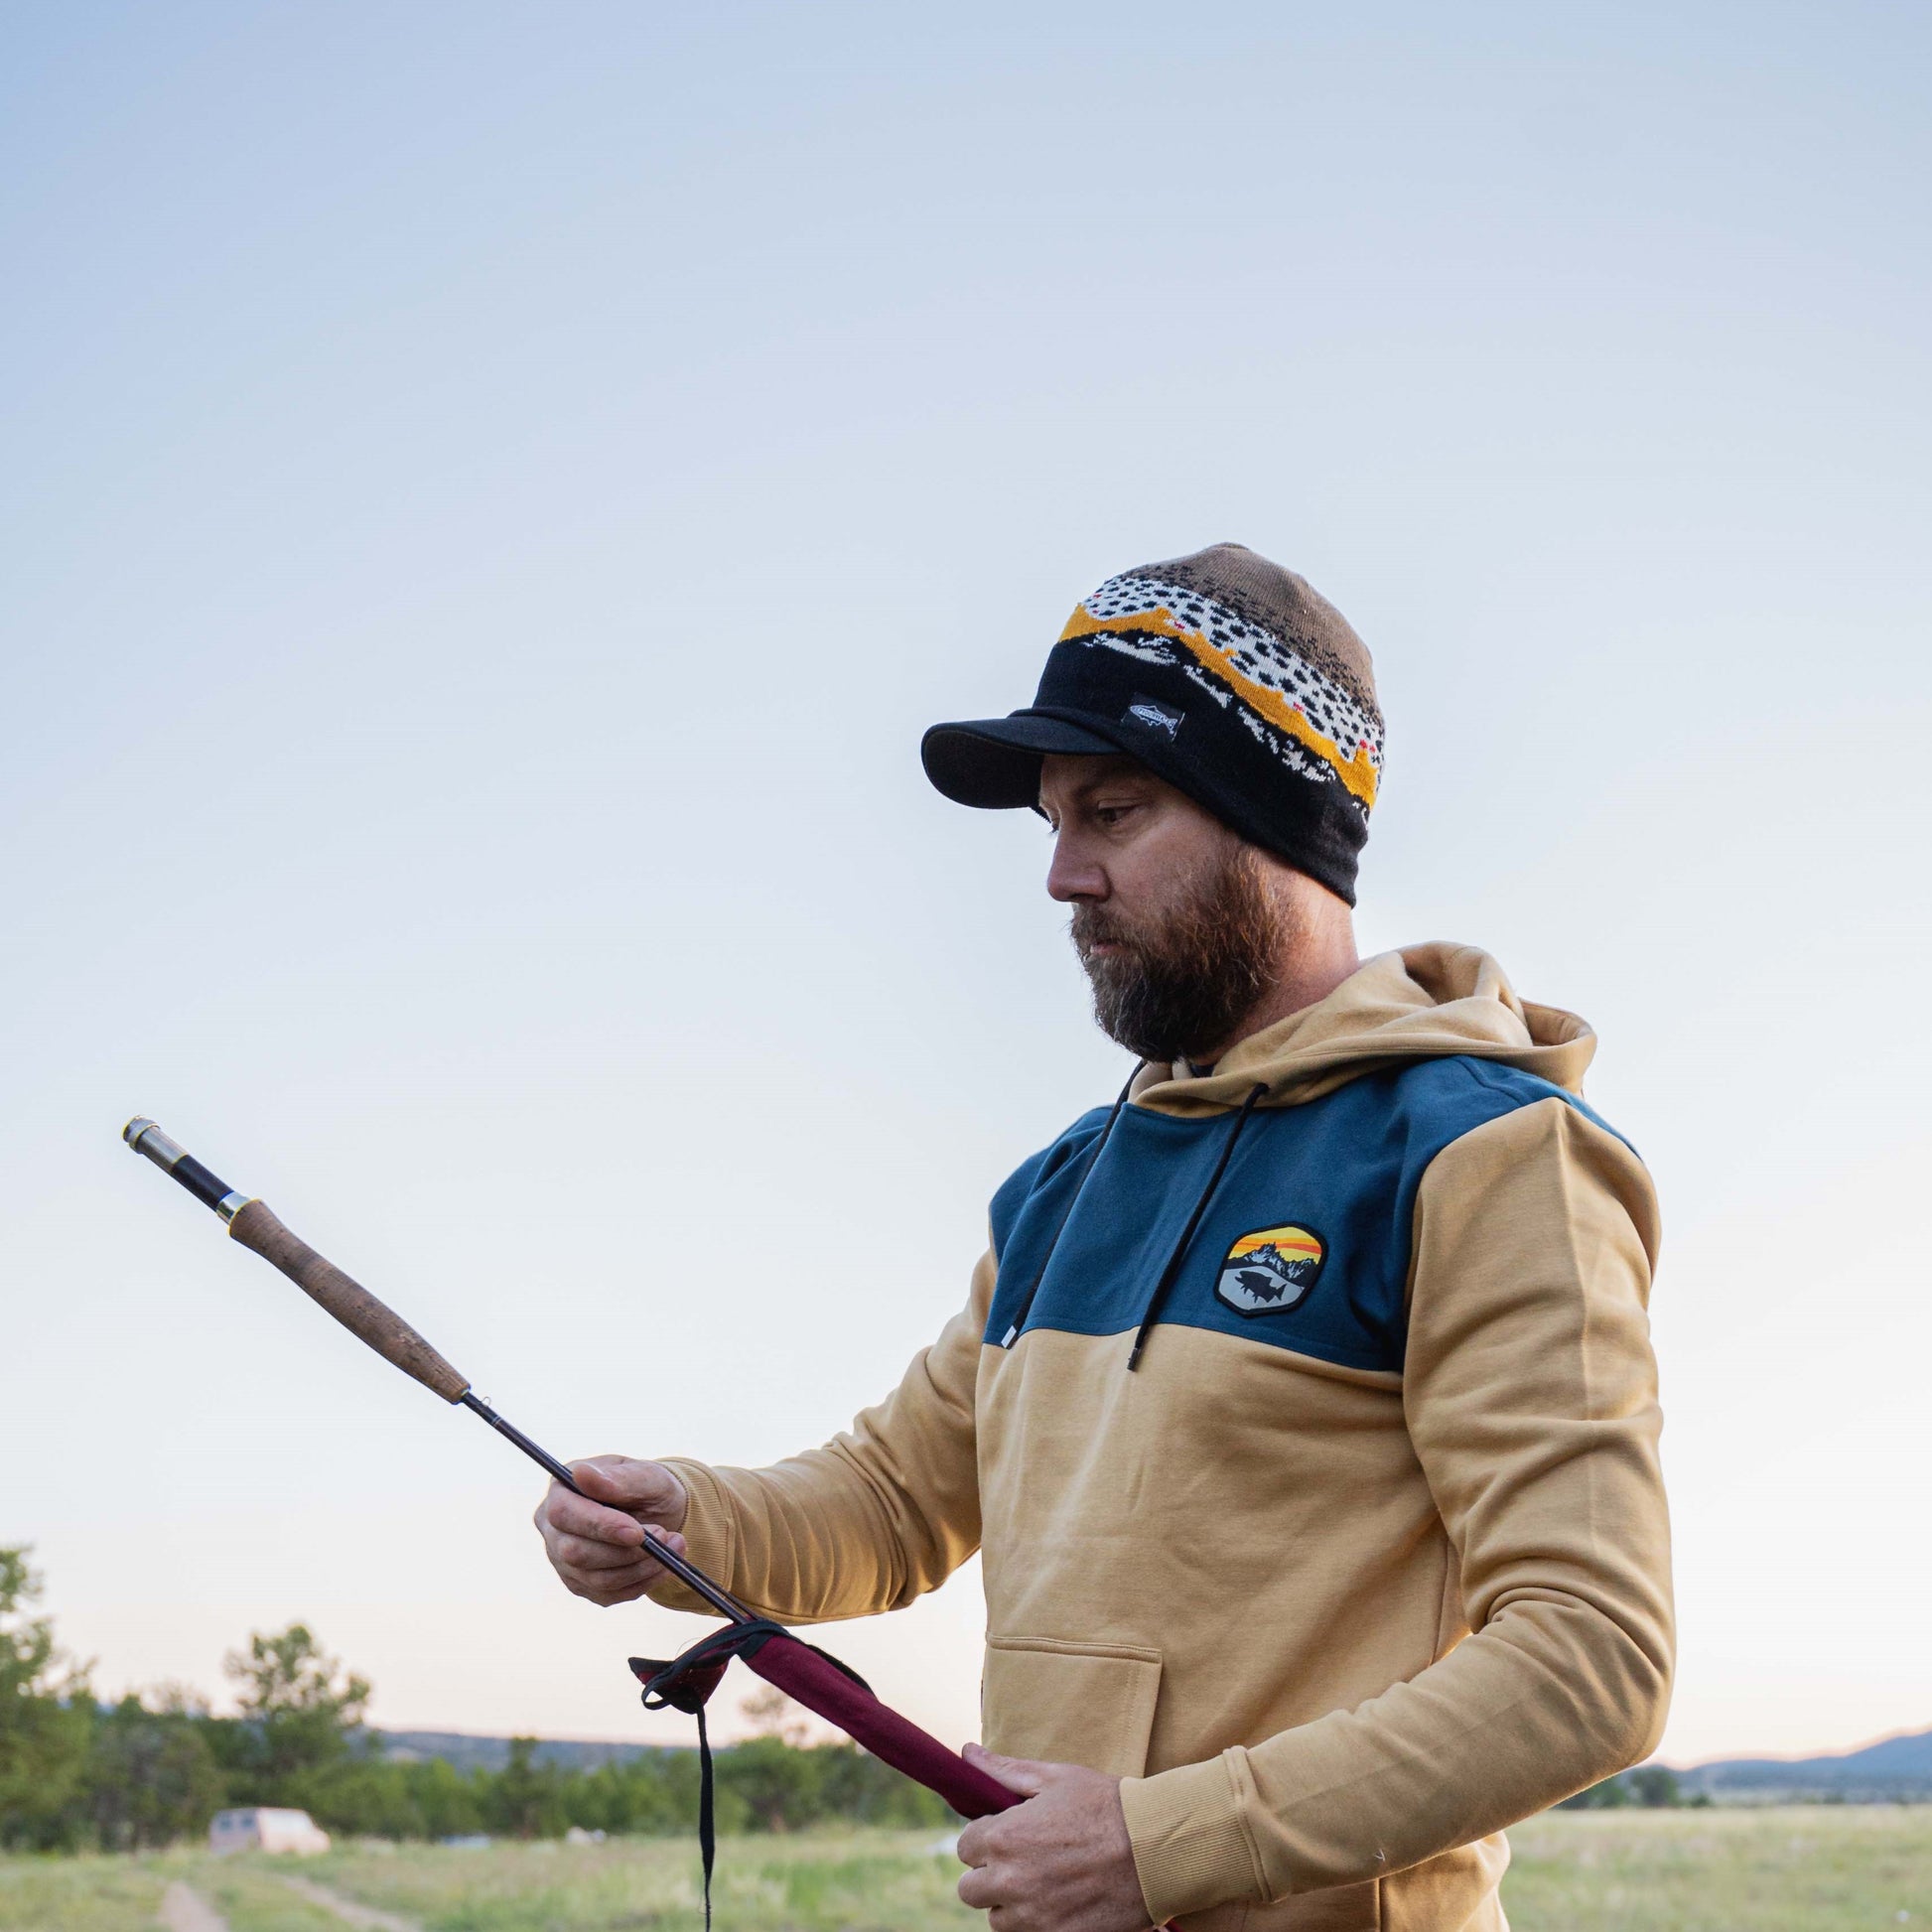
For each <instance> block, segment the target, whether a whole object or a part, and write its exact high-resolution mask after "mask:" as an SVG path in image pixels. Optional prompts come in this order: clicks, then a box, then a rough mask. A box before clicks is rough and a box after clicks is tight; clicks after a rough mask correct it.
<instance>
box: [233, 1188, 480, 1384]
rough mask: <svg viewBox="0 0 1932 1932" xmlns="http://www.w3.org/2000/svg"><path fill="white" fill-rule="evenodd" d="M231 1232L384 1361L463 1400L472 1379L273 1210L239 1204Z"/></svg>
mask: <svg viewBox="0 0 1932 1932" xmlns="http://www.w3.org/2000/svg"><path fill="white" fill-rule="evenodd" d="M228 1233H229V1234H230V1235H231V1236H232V1237H233V1238H234V1239H235V1240H237V1241H239V1242H240V1243H241V1245H242V1246H243V1247H244V1248H252V1249H253V1250H254V1251H255V1253H256V1254H258V1255H260V1256H261V1258H262V1259H263V1260H264V1261H266V1262H268V1263H270V1264H271V1265H273V1266H274V1267H276V1268H279V1269H280V1270H281V1271H282V1273H283V1274H285V1275H286V1276H287V1277H288V1278H289V1280H290V1281H292V1282H293V1283H294V1284H295V1285H296V1287H297V1288H299V1289H301V1290H302V1292H303V1293H304V1294H305V1295H307V1296H309V1297H310V1298H311V1299H312V1300H313V1301H315V1302H316V1303H318V1304H319V1305H320V1306H321V1307H322V1308H324V1309H326V1310H327V1311H329V1312H330V1313H331V1314H333V1315H334V1316H335V1317H336V1319H337V1320H338V1321H340V1322H341V1323H342V1324H343V1326H344V1327H345V1328H346V1329H347V1330H348V1331H349V1333H350V1334H352V1335H356V1336H359V1337H360V1338H361V1339H362V1340H363V1341H365V1342H367V1343H368V1345H369V1346H370V1347H371V1348H373V1349H374V1350H375V1352H376V1353H377V1354H378V1355H380V1356H382V1357H383V1358H384V1359H385V1360H388V1361H391V1362H393V1363H395V1365H396V1366H397V1367H398V1368H399V1369H401V1370H402V1372H403V1373H404V1374H405V1375H412V1376H414V1377H415V1378H416V1380H417V1381H418V1382H420V1383H421V1384H422V1385H423V1387H424V1388H426V1389H434V1390H435V1391H436V1393H437V1394H438V1395H440V1396H441V1397H442V1398H443V1400H444V1401H445V1402H461V1401H462V1400H463V1398H464V1395H465V1394H466V1393H467V1392H468V1390H469V1387H470V1378H469V1377H468V1376H467V1375H460V1374H459V1373H458V1372H457V1371H456V1370H455V1369H454V1368H452V1367H451V1366H450V1364H449V1363H448V1362H446V1361H445V1360H444V1359H443V1357H442V1356H441V1355H439V1354H438V1353H437V1352H436V1350H435V1349H433V1348H432V1347H431V1346H430V1345H429V1343H428V1342H426V1341H425V1340H424V1339H423V1338H422V1336H421V1335H419V1334H418V1333H417V1332H416V1330H415V1329H414V1328H412V1327H411V1326H410V1325H409V1323H408V1322H406V1321H405V1320H403V1318H402V1317H401V1316H400V1315H398V1314H393V1313H391V1312H390V1311H389V1310H387V1309H385V1308H384V1307H383V1306H382V1304H381V1303H380V1302H378V1301H377V1300H376V1299H375V1297H374V1296H373V1295H371V1294H370V1293H369V1291H368V1290H367V1289H366V1288H364V1287H363V1286H362V1285H361V1283H359V1282H353V1281H350V1280H349V1278H348V1277H347V1276H346V1275H345V1274H344V1273H343V1271H342V1270H341V1269H340V1268H338V1267H337V1266H336V1264H335V1263H334V1262H333V1261H329V1260H326V1259H325V1258H324V1257H323V1256H321V1255H319V1254H317V1253H316V1251H315V1250H314V1249H313V1248H312V1247H310V1246H309V1244H308V1243H307V1242H306V1241H304V1240H302V1239H301V1238H300V1237H299V1236H298V1235H293V1234H291V1233H290V1232H289V1231H288V1229H287V1228H285V1227H284V1226H283V1225H282V1223H281V1221H280V1220H279V1219H278V1218H277V1217H276V1215H275V1213H274V1211H273V1210H272V1209H270V1208H269V1207H267V1206H265V1205H264V1204H263V1203H262V1202H260V1201H258V1200H251V1201H250V1202H248V1204H247V1205H246V1206H245V1207H242V1208H240V1209H239V1210H238V1211H237V1212H236V1214H235V1217H234V1219H233V1220H232V1221H230V1222H229V1223H228Z"/></svg>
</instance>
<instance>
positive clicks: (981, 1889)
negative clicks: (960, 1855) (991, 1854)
mask: <svg viewBox="0 0 1932 1932" xmlns="http://www.w3.org/2000/svg"><path fill="white" fill-rule="evenodd" d="M1005 1897H1006V1887H1005V1885H1003V1884H1002V1883H1001V1881H1000V1878H999V1876H998V1874H997V1872H996V1870H995V1868H994V1867H993V1866H992V1865H990V1864H983V1865H979V1866H977V1867H976V1868H975V1869H973V1870H971V1871H969V1872H967V1874H966V1875H965V1876H964V1877H963V1878H961V1879H960V1881H959V1902H960V1903H961V1904H962V1905H970V1906H971V1907H972V1908H973V1910H974V1911H976V1912H987V1911H991V1910H992V1909H993V1907H994V1906H995V1905H998V1904H1000V1903H1001V1902H1002V1901H1003V1900H1004V1899H1005Z"/></svg>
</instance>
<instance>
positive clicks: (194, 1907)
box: [156, 1878, 228, 1932]
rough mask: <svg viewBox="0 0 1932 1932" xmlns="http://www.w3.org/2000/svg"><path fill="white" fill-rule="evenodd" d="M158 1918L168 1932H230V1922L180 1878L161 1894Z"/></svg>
mask: <svg viewBox="0 0 1932 1932" xmlns="http://www.w3.org/2000/svg"><path fill="white" fill-rule="evenodd" d="M156 1916H157V1917H158V1918H159V1919H160V1921H161V1923H162V1924H163V1925H165V1926H166V1927H167V1928H168V1932H228V1921H227V1920H226V1919H224V1918H223V1917H222V1916H221V1914H220V1913H219V1912H217V1911H216V1910H215V1909H214V1907H213V1906H212V1905H210V1904H209V1903H208V1902H207V1899H206V1898H204V1897H203V1896H202V1894H201V1893H200V1892H198V1891H196V1890H195V1889H194V1888H193V1887H192V1886H189V1885H184V1884H183V1883H182V1881H181V1880H180V1879H179V1878H177V1879H175V1880H174V1881H173V1882H172V1883H171V1884H170V1885H169V1887H168V1889H167V1890H166V1891H164V1892H163V1893H162V1894H161V1910H160V1911H159V1912H158V1913H157V1914H156Z"/></svg>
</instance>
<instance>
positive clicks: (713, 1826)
mask: <svg viewBox="0 0 1932 1932" xmlns="http://www.w3.org/2000/svg"><path fill="white" fill-rule="evenodd" d="M646 1708H648V1706H646ZM715 1782H716V1780H715V1778H714V1777H713V1775H712V1766H711V1733H710V1731H708V1730H707V1729H706V1728H705V1723H704V1706H703V1705H702V1704H701V1705H699V1706H698V1856H699V1857H700V1858H701V1859H702V1860H703V1861H704V1932H711V1868H712V1866H713V1865H715V1864H716V1863H718V1811H717V1794H716V1792H715V1791H714V1789H713V1786H714V1784H715Z"/></svg>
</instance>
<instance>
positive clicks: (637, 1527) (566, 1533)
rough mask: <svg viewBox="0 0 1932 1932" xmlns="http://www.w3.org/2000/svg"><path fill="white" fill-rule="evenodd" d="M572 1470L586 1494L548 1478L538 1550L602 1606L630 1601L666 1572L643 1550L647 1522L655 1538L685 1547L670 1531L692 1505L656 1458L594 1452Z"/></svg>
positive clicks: (571, 1585)
mask: <svg viewBox="0 0 1932 1932" xmlns="http://www.w3.org/2000/svg"><path fill="white" fill-rule="evenodd" d="M570 1472H571V1474H572V1475H573V1476H575V1477H576V1479H577V1484H578V1487H579V1488H581V1489H582V1490H583V1491H584V1494H583V1495H581V1496H573V1495H572V1494H571V1493H570V1491H569V1490H568V1489H566V1488H565V1487H564V1486H563V1484H562V1483H561V1482H553V1483H552V1484H551V1485H550V1493H549V1494H548V1495H547V1496H545V1497H544V1499H543V1501H542V1502H541V1503H540V1504H538V1506H537V1513H536V1519H535V1520H536V1526H537V1530H538V1532H539V1533H540V1534H541V1536H542V1537H543V1549H544V1554H545V1555H546V1556H547V1557H548V1558H549V1559H550V1564H551V1568H552V1569H554V1570H555V1571H556V1573H557V1575H558V1576H560V1577H561V1578H562V1579H563V1580H564V1587H565V1588H566V1589H569V1590H571V1591H573V1592H574V1593H575V1594H576V1595H578V1596H588V1597H589V1598H590V1599H591V1601H592V1602H593V1603H603V1604H606V1605H609V1604H612V1603H628V1602H629V1601H630V1600H631V1599H632V1598H633V1597H637V1596H641V1595H643V1593H644V1591H645V1590H646V1589H648V1588H649V1587H650V1586H651V1585H652V1584H654V1583H655V1582H656V1581H657V1580H658V1578H660V1577H661V1576H663V1575H664V1574H665V1572H664V1566H663V1565H662V1564H660V1563H654V1562H652V1560H651V1559H650V1558H649V1557H647V1556H645V1555H644V1553H643V1545H644V1540H645V1530H646V1528H647V1527H648V1528H649V1530H651V1531H652V1532H653V1533H654V1534H655V1536H656V1540H657V1541H658V1542H660V1543H663V1544H665V1545H667V1546H668V1547H669V1548H670V1549H671V1550H673V1551H675V1552H676V1553H677V1555H679V1556H682V1555H683V1554H684V1539H683V1537H681V1536H679V1535H677V1534H676V1531H677V1529H678V1528H679V1526H680V1525H681V1524H682V1523H683V1521H684V1514H685V1511H686V1510H687V1509H688V1508H689V1507H690V1498H689V1497H688V1496H686V1494H685V1493H684V1484H683V1483H681V1482H680V1481H679V1480H678V1479H677V1477H676V1476H674V1475H673V1474H672V1473H671V1472H670V1470H669V1469H667V1468H665V1466H664V1465H663V1464H662V1463H661V1462H639V1461H636V1460H635V1459H634V1458H632V1457H631V1456H628V1455H598V1456H593V1457H592V1458H591V1459H590V1460H589V1461H587V1462H573V1463H572V1464H571V1465H570ZM592 1498H595V1499H596V1500H594V1501H593V1500H591V1499H592ZM607 1505H608V1507H607Z"/></svg>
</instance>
